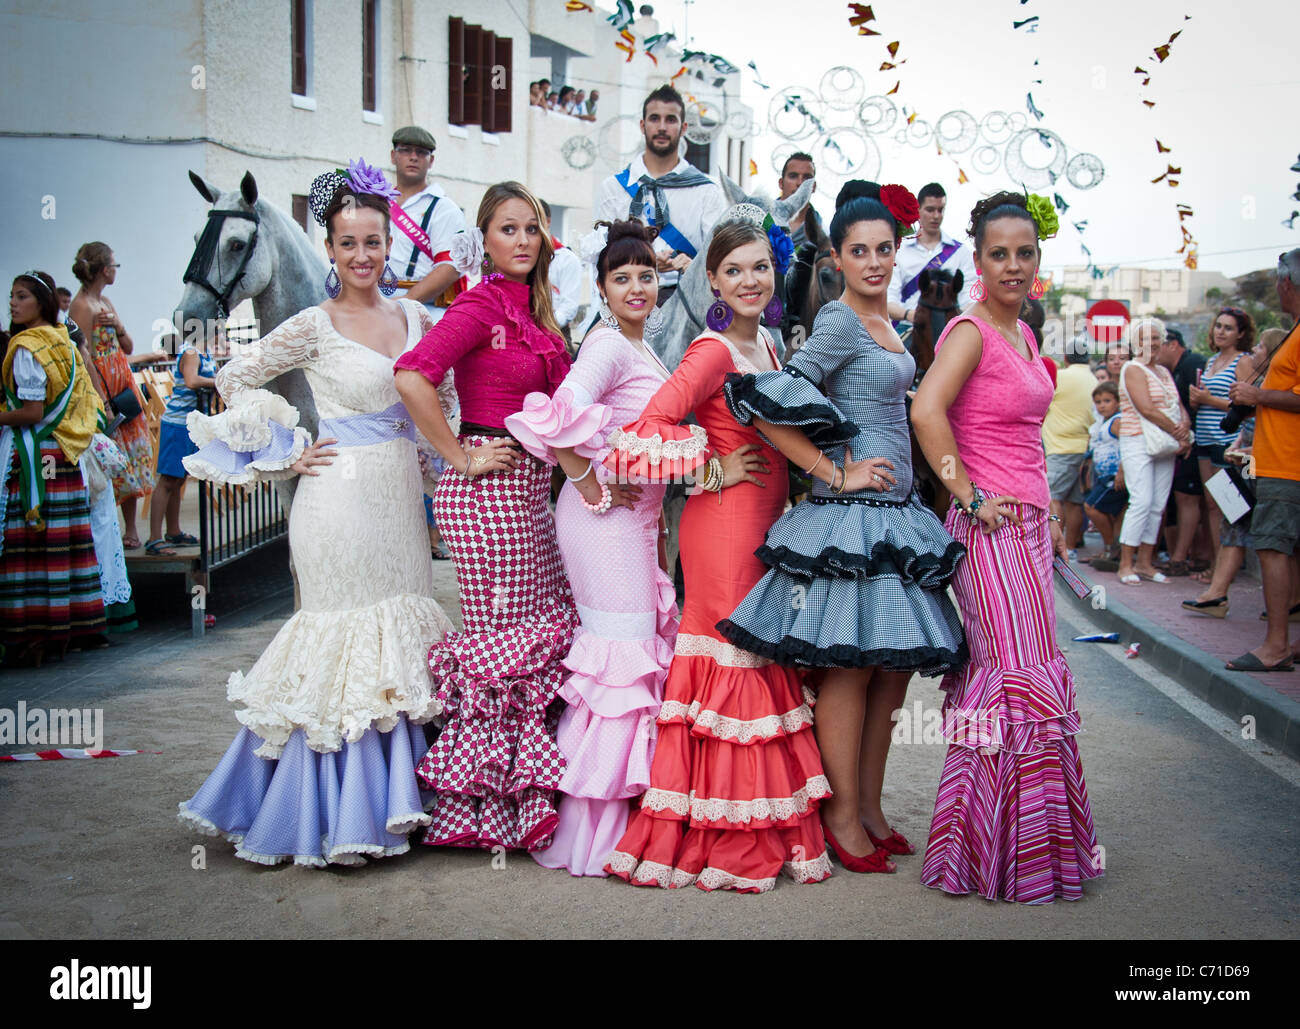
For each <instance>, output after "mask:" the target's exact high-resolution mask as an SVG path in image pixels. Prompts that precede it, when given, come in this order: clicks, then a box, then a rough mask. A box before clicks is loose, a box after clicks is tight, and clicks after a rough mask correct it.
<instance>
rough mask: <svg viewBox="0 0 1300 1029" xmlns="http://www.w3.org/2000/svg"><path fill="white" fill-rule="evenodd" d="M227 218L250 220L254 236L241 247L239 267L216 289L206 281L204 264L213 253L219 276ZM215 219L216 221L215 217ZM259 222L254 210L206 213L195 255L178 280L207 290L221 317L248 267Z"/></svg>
mask: <svg viewBox="0 0 1300 1029" xmlns="http://www.w3.org/2000/svg"><path fill="white" fill-rule="evenodd" d="M227 218H245V219H247V220H248V221H251V222H252V223H253V235H252V237H251V238H250V239H249V241H248V246H247V247H245V248H244V255H243V257H242V258H240V261H239V267H238V268H236V269H235V274H234V275H233V276H231V279H230V282H228V283H227V284H226V286H225V288H224V289H218V288H217V287H216V286H214V285H213V284H212V283H211V282H209V281H208V276H207V267H208V265H209V264H210V263H211V260H212V257H213V256H214V255H215V256H216V259H217V279H218V282H219V281H220V279H221V247H220V243H221V226H222V223H223V222H224V221H225V220H226V219H227ZM214 219H215V220H214ZM260 224H261V219H259V218H258V216H257V212H256V211H227V210H216V209H214V210H211V211H209V212H208V222H207V224H206V225H205V226H204V227H203V232H202V234H201V235H200V236H199V239H198V242H197V243H195V245H194V255H193V256H192V257H191V258H190V263H189V266H188V267H187V268H186V269H185V274H184V276H182V278H181V282H192V283H194V284H195V285H196V286H199V287H201V288H202V289H206V290H207V291H208V292H209V293H211V294H212V295H213V296H214V297H215V298H216V301H217V317H218V318H224V317H225V316H226V315H227V314H229V313H230V297H231V294H233V293H234V292H235V287H236V286H238V285H239V281H240V280H241V279H242V278H243V277H244V269H245V268H247V267H248V262H249V260H250V259H251V258H252V256H253V248H254V247H255V246H257V229H258V226H259V225H260Z"/></svg>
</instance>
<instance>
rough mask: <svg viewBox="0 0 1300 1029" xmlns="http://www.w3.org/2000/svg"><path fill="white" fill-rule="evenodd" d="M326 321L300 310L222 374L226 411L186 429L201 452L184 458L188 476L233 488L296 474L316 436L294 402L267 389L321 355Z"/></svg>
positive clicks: (200, 417)
mask: <svg viewBox="0 0 1300 1029" xmlns="http://www.w3.org/2000/svg"><path fill="white" fill-rule="evenodd" d="M324 317H326V315H325V314H324V312H323V311H321V310H320V309H319V308H315V307H309V308H307V310H305V311H301V312H299V313H298V314H296V315H294V316H293V317H292V318H290V319H288V320H287V321H285V322H283V323H281V324H280V325H279V326H277V327H276V328H275V329H274V330H273V331H272V332H270V333H268V334H267V335H266V336H264V337H263V338H262V339H260V340H258V341H257V342H256V343H254V344H253V345H252V346H250V347H248V348H247V349H245V350H244V351H243V352H242V353H241V354H240V355H239V356H238V357H236V358H235V359H234V360H233V361H231V362H230V363H229V364H227V365H226V366H225V367H224V368H222V369H221V371H219V372H218V373H217V392H218V393H220V394H221V397H222V399H223V400H224V401H225V402H226V409H225V410H224V411H222V412H221V413H220V414H215V415H204V414H200V413H199V412H198V411H191V412H190V413H189V416H188V417H187V418H186V420H185V427H186V428H187V429H188V430H189V433H190V439H191V440H193V441H194V444H195V445H196V446H197V447H198V448H199V450H198V452H197V453H194V454H191V455H190V456H188V457H186V458H184V459H183V462H182V463H183V464H184V465H185V470H186V471H187V472H189V473H190V474H191V475H193V476H194V477H195V478H196V479H207V480H209V481H210V482H220V483H224V484H226V485H232V486H239V485H244V484H246V483H250V482H258V481H262V480H267V479H287V478H289V477H290V476H292V475H293V474H294V473H293V472H292V471H291V470H290V466H291V465H292V464H293V463H294V462H295V461H297V460H298V458H300V457H301V456H302V452H303V450H304V449H306V447H307V445H308V444H309V443H311V435H310V434H309V433H308V432H307V430H306V429H304V428H302V427H301V426H300V425H299V424H298V410H297V409H296V408H295V407H294V406H293V405H292V404H290V403H289V402H288V401H287V400H285V399H284V398H283V397H281V396H278V395H276V394H274V393H272V392H270V391H269V390H265V389H262V388H261V386H262V385H263V384H264V383H266V382H269V381H270V380H271V379H274V378H275V377H276V376H277V375H282V374H283V373H284V372H287V371H289V370H291V369H293V368H301V367H302V366H303V365H306V364H310V363H311V362H312V361H314V360H315V359H316V358H317V357H318V356H320V331H319V323H318V322H317V319H318V318H324Z"/></svg>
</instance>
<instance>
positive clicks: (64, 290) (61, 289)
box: [54, 286, 72, 297]
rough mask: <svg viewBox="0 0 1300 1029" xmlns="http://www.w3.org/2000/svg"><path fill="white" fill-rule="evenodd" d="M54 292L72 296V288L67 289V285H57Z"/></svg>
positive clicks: (63, 295) (62, 295)
mask: <svg viewBox="0 0 1300 1029" xmlns="http://www.w3.org/2000/svg"><path fill="white" fill-rule="evenodd" d="M54 292H55V293H57V294H58V295H59V296H61V297H70V296H72V290H70V289H68V287H67V286H60V287H59V288H58V289H56V290H55V291H54Z"/></svg>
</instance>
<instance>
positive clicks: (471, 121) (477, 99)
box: [460, 25, 483, 125]
mask: <svg viewBox="0 0 1300 1029" xmlns="http://www.w3.org/2000/svg"><path fill="white" fill-rule="evenodd" d="M482 47H483V29H482V27H481V26H479V25H466V26H465V60H464V76H465V111H464V113H463V115H462V120H461V122H460V124H461V125H477V124H479V121H480V119H481V117H482V111H483V88H482V79H481V77H480V76H479V59H480V57H481V54H482Z"/></svg>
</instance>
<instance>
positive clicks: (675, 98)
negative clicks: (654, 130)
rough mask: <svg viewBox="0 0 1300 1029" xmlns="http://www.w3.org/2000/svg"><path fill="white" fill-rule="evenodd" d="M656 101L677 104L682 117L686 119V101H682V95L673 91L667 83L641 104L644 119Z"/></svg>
mask: <svg viewBox="0 0 1300 1029" xmlns="http://www.w3.org/2000/svg"><path fill="white" fill-rule="evenodd" d="M655 101H660V102H661V103H665V104H676V105H677V106H678V107H680V108H681V109H682V117H683V118H685V117H686V101H685V100H683V99H682V95H681V94H680V93H679V92H677V90H675V89H673V87H672V86H670V85H668V84H667V83H664V84H663V85H662V86H660V87H659V88H658V89H656V90H655V91H654V92H653V93H651V94H650V95H649V96H648V97H646V98H645V100H643V101H642V102H641V117H642V118H645V113H646V111H647V110H649V108H650V105H651V104H652V103H654V102H655Z"/></svg>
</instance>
